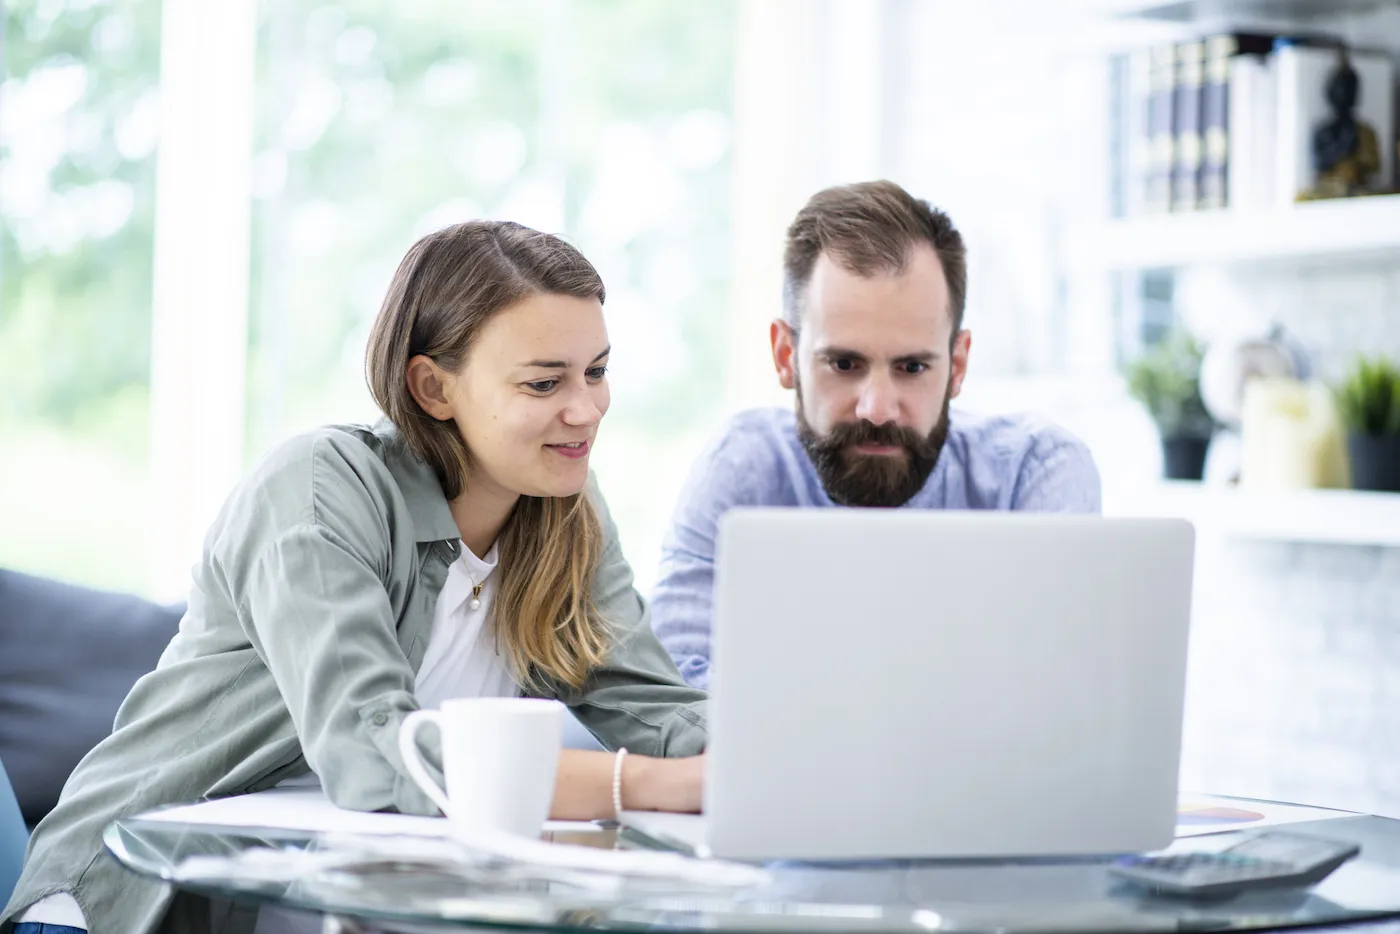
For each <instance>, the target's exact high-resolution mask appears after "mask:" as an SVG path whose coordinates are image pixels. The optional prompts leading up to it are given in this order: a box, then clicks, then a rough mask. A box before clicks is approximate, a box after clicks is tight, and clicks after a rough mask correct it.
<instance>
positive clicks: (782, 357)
mask: <svg viewBox="0 0 1400 934" xmlns="http://www.w3.org/2000/svg"><path fill="white" fill-rule="evenodd" d="M768 342H769V343H770V344H772V345H773V369H775V370H777V371H778V383H779V384H780V385H781V386H782V387H783V388H784V389H792V388H793V387H794V386H796V385H797V334H796V332H794V331H793V329H792V326H791V325H789V324H788V323H787V322H786V321H784V320H782V319H781V318H778V319H775V320H774V321H773V323H772V324H770V325H769V326H768Z"/></svg>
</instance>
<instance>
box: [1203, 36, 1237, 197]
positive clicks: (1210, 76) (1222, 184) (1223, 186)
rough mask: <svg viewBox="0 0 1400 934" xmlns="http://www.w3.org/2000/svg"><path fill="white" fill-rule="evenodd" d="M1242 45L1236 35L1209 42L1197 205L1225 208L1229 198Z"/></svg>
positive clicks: (1204, 84)
mask: <svg viewBox="0 0 1400 934" xmlns="http://www.w3.org/2000/svg"><path fill="white" fill-rule="evenodd" d="M1239 47H1240V44H1239V40H1237V39H1236V38H1235V37H1234V36H1212V37H1211V38H1209V39H1207V40H1206V43H1205V69H1204V75H1205V77H1204V80H1203V82H1202V84H1201V174H1200V178H1201V189H1200V197H1199V198H1198V199H1197V200H1196V207H1199V208H1204V209H1207V210H1209V209H1211V208H1223V207H1225V205H1226V203H1227V202H1228V200H1229V165H1230V119H1229V118H1230V110H1229V105H1230V59H1231V58H1233V57H1234V55H1235V54H1236V52H1238V50H1239Z"/></svg>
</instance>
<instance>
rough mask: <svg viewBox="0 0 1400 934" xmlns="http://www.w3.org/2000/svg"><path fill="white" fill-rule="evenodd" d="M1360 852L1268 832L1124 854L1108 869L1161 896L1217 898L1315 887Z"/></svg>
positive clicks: (1351, 846)
mask: <svg viewBox="0 0 1400 934" xmlns="http://www.w3.org/2000/svg"><path fill="white" fill-rule="evenodd" d="M1360 852H1361V847H1360V846H1358V845H1357V844H1355V843H1347V842H1343V841H1339V840H1324V839H1322V838H1321V837H1312V836H1304V835H1302V834H1296V833H1284V832H1281V831H1266V832H1263V833H1258V834H1255V835H1254V836H1251V837H1249V838H1248V839H1246V840H1244V841H1242V842H1240V843H1237V844H1235V845H1234V846H1232V847H1230V848H1229V849H1226V850H1221V851H1220V852H1218V853H1177V854H1173V855H1165V854H1164V855H1161V856H1125V857H1123V858H1122V859H1119V860H1118V861H1117V862H1115V863H1113V864H1112V865H1110V866H1109V867H1108V872H1109V874H1110V875H1112V876H1113V877H1115V878H1117V879H1121V880H1123V881H1125V882H1131V883H1132V884H1133V885H1136V886H1139V887H1142V888H1146V889H1150V890H1151V891H1153V892H1157V893H1161V894H1165V895H1185V896H1192V897H1199V896H1209V897H1217V898H1218V897H1222V896H1229V895H1235V894H1238V893H1240V892H1246V891H1251V890H1254V889H1264V888H1275V887H1282V886H1307V885H1313V884H1315V883H1317V882H1321V881H1322V880H1323V879H1325V878H1327V876H1328V875H1330V874H1331V872H1332V871H1333V870H1334V869H1336V868H1337V867H1338V866H1340V865H1342V863H1345V862H1346V861H1347V860H1349V859H1351V858H1352V857H1353V856H1355V855H1356V854H1357V853H1360Z"/></svg>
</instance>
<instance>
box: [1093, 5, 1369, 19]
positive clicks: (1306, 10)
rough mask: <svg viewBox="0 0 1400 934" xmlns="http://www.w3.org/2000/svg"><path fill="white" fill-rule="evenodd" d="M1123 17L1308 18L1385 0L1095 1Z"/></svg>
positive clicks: (1361, 8) (1364, 7) (1360, 8)
mask: <svg viewBox="0 0 1400 934" xmlns="http://www.w3.org/2000/svg"><path fill="white" fill-rule="evenodd" d="M1095 2H1096V3H1098V5H1099V8H1100V9H1101V10H1104V11H1106V12H1111V13H1114V14H1116V15H1118V16H1123V17H1137V18H1142V19H1158V20H1168V21H1171V22H1193V21H1195V20H1201V19H1207V18H1225V19H1241V18H1258V17H1268V18H1271V19H1288V20H1311V19H1319V18H1322V17H1328V16H1337V15H1341V14H1346V13H1357V12H1365V11H1367V10H1373V9H1376V8H1377V7H1381V6H1384V5H1385V4H1386V0H1095Z"/></svg>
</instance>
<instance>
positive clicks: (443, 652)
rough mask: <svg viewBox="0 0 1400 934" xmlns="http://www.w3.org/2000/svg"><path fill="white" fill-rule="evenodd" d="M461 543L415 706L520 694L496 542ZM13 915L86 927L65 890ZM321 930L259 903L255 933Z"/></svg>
mask: <svg viewBox="0 0 1400 934" xmlns="http://www.w3.org/2000/svg"><path fill="white" fill-rule="evenodd" d="M461 548H462V553H461V556H460V557H458V559H457V560H456V561H454V562H452V564H451V565H450V566H449V567H448V569H447V581H446V582H445V583H444V584H443V585H442V590H441V591H440V592H439V593H438V601H437V607H436V609H434V611H433V629H432V632H431V633H430V634H429V636H428V648H427V651H426V652H424V654H423V664H422V665H420V666H419V668H418V678H417V680H416V681H415V682H414V686H413V693H414V696H415V697H416V698H417V699H418V706H420V707H423V708H425V709H428V708H435V707H438V706H441V704H442V702H443V701H445V700H447V699H449V698H453V697H514V696H516V695H517V694H519V693H520V687H519V686H518V685H517V684H516V682H515V678H514V676H513V675H512V674H511V672H510V665H509V663H508V662H507V660H506V658H505V657H504V656H502V655H501V654H500V652H499V651H498V648H497V645H496V640H495V638H494V635H493V634H492V632H491V631H490V629H489V627H487V625H486V624H487V621H488V620H489V618H490V613H491V600H492V597H493V596H494V595H495V591H496V577H497V575H496V574H495V573H494V572H495V570H496V546H495V545H492V546H491V550H490V551H488V552H487V553H486V557H485V558H478V557H477V556H476V555H474V554H472V552H471V549H469V548H467V547H466V545H462V546H461ZM478 584H480V585H482V586H481V590H480V592H479V594H478V596H477V603H478V606H477V607H476V608H475V609H473V608H472V605H471V602H472V601H471V598H472V589H473V587H475V586H476V585H478ZM282 784H283V785H303V786H304V785H319V784H320V781H319V779H317V778H316V775H315V773H314V772H313V773H310V774H308V775H305V776H302V777H300V778H294V779H290V780H289V781H286V782H283V783H282ZM16 920H17V921H18V922H20V923H24V922H28V921H36V922H42V923H44V924H64V925H68V926H69V927H75V928H80V929H82V930H87V926H88V925H87V919H86V918H84V917H83V911H82V909H81V908H79V907H78V903H77V902H76V901H74V899H73V896H71V895H68V894H67V893H59V894H58V895H50V896H49V897H47V898H44V899H40V900H39V901H37V902H35V903H34V904H33V905H31V906H30V907H29V909H28V910H27V911H25V913H24V914H23V915H21V916H20V917H19V918H17V919H16ZM320 930H321V921H320V919H319V918H317V917H316V916H314V915H310V914H307V913H304V912H297V911H289V910H285V909H280V908H263V909H262V911H260V912H259V913H258V926H257V931H256V934H315V932H319V931H320Z"/></svg>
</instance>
